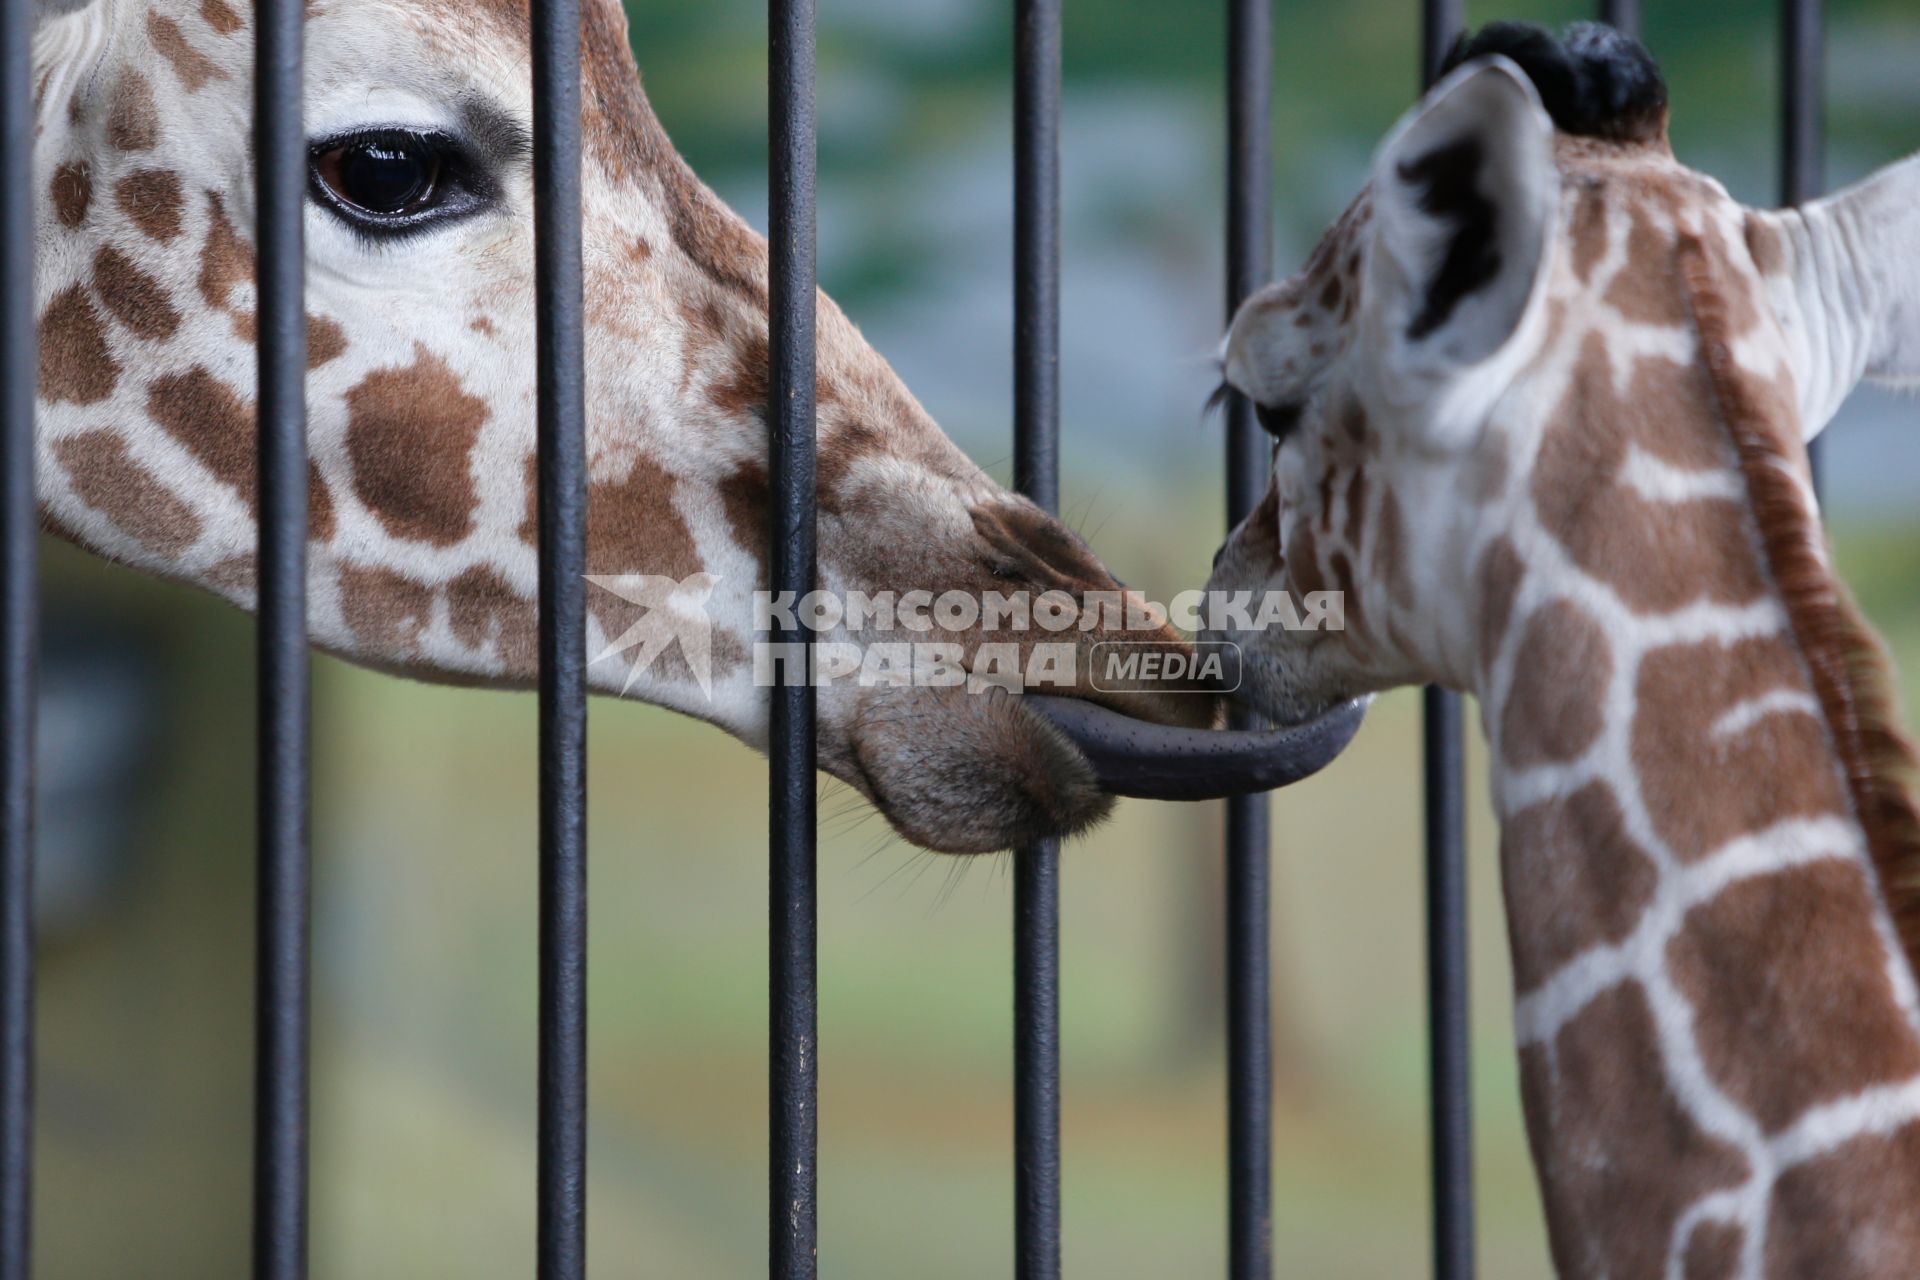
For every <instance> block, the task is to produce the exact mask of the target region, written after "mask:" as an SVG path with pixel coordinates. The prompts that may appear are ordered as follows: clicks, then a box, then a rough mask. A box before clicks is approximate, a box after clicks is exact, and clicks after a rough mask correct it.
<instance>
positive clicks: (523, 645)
mask: <svg viewBox="0 0 1920 1280" xmlns="http://www.w3.org/2000/svg"><path fill="white" fill-rule="evenodd" d="M590 594H591V595H593V596H605V595H607V594H608V593H606V592H604V591H592V592H591V593H590ZM447 609H448V620H449V622H450V623H451V625H452V627H453V634H454V638H455V639H457V640H459V641H460V643H461V644H464V645H466V646H467V647H468V648H470V649H487V648H491V649H492V650H493V653H494V656H495V657H496V658H497V659H499V661H500V664H501V667H502V670H501V672H500V674H501V675H502V676H505V677H507V678H509V679H531V678H532V677H533V676H534V674H535V673H536V671H537V670H538V667H539V647H540V646H539V632H538V630H537V629H536V626H535V620H536V618H537V616H538V613H539V609H538V606H537V605H536V604H535V603H534V601H532V600H530V599H528V598H527V597H525V596H522V595H520V594H518V593H517V592H515V591H514V590H513V588H511V587H510V586H508V585H507V581H506V579H504V578H502V577H501V576H500V575H499V574H497V573H495V572H494V571H493V570H492V569H489V568H487V567H486V566H484V565H475V566H474V567H473V568H471V569H468V570H467V571H466V572H464V573H462V574H461V575H460V576H459V577H457V578H455V579H454V580H453V581H452V582H450V583H448V584H447Z"/></svg>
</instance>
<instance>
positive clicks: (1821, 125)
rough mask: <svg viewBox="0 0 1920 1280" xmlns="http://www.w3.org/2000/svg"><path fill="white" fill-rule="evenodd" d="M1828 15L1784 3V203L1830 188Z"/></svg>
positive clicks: (1817, 485)
mask: <svg viewBox="0 0 1920 1280" xmlns="http://www.w3.org/2000/svg"><path fill="white" fill-rule="evenodd" d="M1826 46H1827V39H1826V17H1825V12H1824V6H1823V5H1822V4H1821V2H1820V0H1781V5H1780V202H1781V203H1782V204H1788V205H1795V204H1804V203H1805V202H1807V201H1808V200H1812V199H1814V198H1815V197H1817V196H1819V195H1820V194H1821V193H1822V192H1824V191H1825V190H1826V187H1827V177H1826V174H1827V146H1826V130H1827V123H1826V97H1827V89H1826V53H1827V49H1826ZM1822 455H1823V449H1822V441H1820V440H1815V441H1814V442H1813V445H1812V447H1811V448H1810V449H1809V450H1808V459H1809V461H1810V462H1811V463H1812V464H1813V487H1814V492H1815V493H1820V492H1822V490H1823V487H1824V486H1823V483H1822V482H1823V481H1824V480H1825V478H1826V475H1825V473H1826V468H1825V466H1824V465H1822V464H1823V462H1824V458H1823V456H1822Z"/></svg>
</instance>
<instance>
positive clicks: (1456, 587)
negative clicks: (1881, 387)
mask: <svg viewBox="0 0 1920 1280" xmlns="http://www.w3.org/2000/svg"><path fill="white" fill-rule="evenodd" d="M1666 120H1667V95H1666V88H1665V85H1664V83H1663V82H1662V80H1661V78H1660V75H1659V72H1658V70H1657V69H1656V68H1655V66H1654V64H1653V62H1652V60H1651V58H1650V57H1649V56H1648V55H1647V53H1646V51H1645V50H1644V49H1643V48H1641V46H1640V45H1638V44H1637V43H1636V42H1634V41H1632V40H1630V39H1628V38H1627V37H1624V36H1622V35H1619V34H1618V33H1616V32H1614V31H1612V30H1611V29H1609V28H1605V27H1600V26H1595V25H1589V24H1578V25H1576V26H1574V27H1573V28H1571V29H1570V30H1569V32H1568V33H1567V36H1566V38H1565V40H1564V41H1561V40H1557V39H1555V38H1554V37H1552V36H1550V35H1548V34H1547V33H1545V32H1543V31H1540V30H1539V29H1537V28H1533V27H1526V26H1521V25H1518V24H1495V25H1493V26H1490V27H1488V28H1486V29H1485V30H1483V31H1482V32H1481V33H1480V34H1479V35H1478V36H1477V37H1475V38H1474V39H1473V40H1472V41H1470V42H1469V41H1463V42H1462V43H1461V45H1460V46H1458V47H1457V48H1456V50H1455V52H1454V54H1453V56H1452V58H1451V60H1450V61H1449V64H1448V69H1447V72H1446V74H1445V75H1444V78H1443V79H1442V80H1441V81H1440V83H1438V84H1437V85H1436V86H1435V87H1434V89H1433V90H1432V91H1431V92H1430V93H1429V94H1428V95H1427V97H1426V99H1425V101H1423V102H1422V103H1421V104H1420V105H1419V106H1418V107H1416V108H1415V109H1414V110H1413V111H1412V112H1410V113H1409V114H1408V115H1407V116H1406V117H1405V118H1404V119H1403V120H1402V121H1401V122H1400V123H1399V124H1398V126H1396V127H1395V129H1394V130H1393V131H1392V132H1391V133H1390V134H1389V135H1388V137H1387V139H1386V141H1385V142H1384V143H1383V144H1382V146H1381V147H1380V149H1379V152H1378V154H1377V157H1376V159H1375V162H1374V166H1373V173H1372V179H1371V181H1370V182H1369V184H1368V185H1367V187H1366V188H1365V189H1364V190H1363V191H1362V192H1361V194H1360V195H1359V197H1358V198H1357V199H1356V200H1355V201H1354V202H1353V204H1352V205H1351V207H1350V208H1349V209H1348V210H1347V212H1346V213H1345V215H1344V216H1343V217H1342V218H1341V219H1340V220H1339V222H1338V223H1337V224H1336V225H1335V226H1334V227H1333V229H1332V230H1331V231H1330V232H1329V233H1328V234H1327V236H1326V238H1325V239H1324V240H1323V241H1322V242H1321V244H1320V245H1319V247H1318V248H1317V249H1316V250H1315V251H1314V253H1313V255H1312V257H1311V258H1310V259H1309V260H1308V262H1307V265H1306V267H1305V268H1304V269H1303V270H1302V271H1301V272H1300V274H1298V275H1296V276H1294V277H1292V278H1290V279H1287V280H1284V281H1282V282H1280V283H1278V284H1275V285H1272V286H1271V287H1269V288H1267V289H1265V290H1264V291H1262V292H1260V293H1259V294H1257V295H1255V296H1254V297H1253V298H1251V299H1250V300H1249V301H1248V302H1247V303H1246V305H1245V306H1244V307H1243V308H1242V309H1241V311H1240V313H1239V315H1238V316H1237V317H1236V318H1235V320H1234V323H1233V326H1232V330H1231V332H1230V334H1229V336H1228V338H1227V341H1226V344H1225V350H1224V365H1225V373H1226V378H1227V381H1228V382H1229V383H1230V384H1231V385H1232V386H1233V387H1234V388H1236V389H1238V390H1239V391H1241V392H1243V393H1244V394H1246V395H1247V396H1248V397H1250V398H1251V399H1252V400H1253V401H1254V402H1255V403H1256V405H1257V406H1258V410H1259V416H1260V420H1261V421H1262V423H1263V424H1264V425H1265V426H1266V427H1267V428H1268V429H1269V430H1270V431H1271V432H1272V433H1273V435H1274V436H1275V463H1274V473H1273V481H1272V484H1271V487H1270V488H1269V490H1268V492H1267V494H1266V498H1265V501H1264V502H1263V503H1262V504H1261V505H1260V507H1259V508H1258V509H1257V510H1256V511H1254V512H1253V513H1252V514H1251V515H1250V517H1249V518H1248V519H1247V520H1246V521H1245V522H1244V523H1243V524H1242V525H1241V526H1240V527H1239V528H1238V529H1236V530H1235V531H1234V532H1233V534H1232V535H1231V537H1230V538H1229V539H1228V541H1227V543H1226V545H1225V546H1224V547H1222V548H1221V551H1220V553H1219V556H1218V559H1217V561H1216V567H1215V571H1214V575H1213V580H1212V583H1211V586H1212V587H1213V588H1215V589H1219V590H1225V591H1240V590H1248V589H1253V590H1277V591H1285V592H1291V593H1303V592H1307V591H1315V590H1321V589H1335V590H1340V591H1343V592H1344V593H1345V629H1344V631H1336V632H1329V631H1319V632H1289V631H1279V630H1269V631H1263V632H1262V633H1260V634H1258V635H1252V636H1236V637H1227V636H1222V637H1217V638H1234V639H1239V640H1240V641H1241V642H1242V645H1243V648H1244V649H1245V650H1246V654H1247V657H1246V663H1245V669H1246V680H1245V688H1246V696H1247V697H1248V698H1249V699H1250V700H1251V701H1253V702H1254V703H1256V704H1257V705H1258V706H1259V707H1260V708H1261V709H1262V710H1264V711H1265V712H1267V713H1268V714H1269V715H1272V716H1274V717H1277V718H1279V719H1282V720H1285V721H1294V720H1299V719H1301V718H1303V717H1307V716H1310V715H1313V714H1314V713H1316V712H1318V711H1320V710H1322V709H1324V708H1326V707H1329V706H1332V705H1334V704H1336V703H1337V702H1339V701H1341V700H1342V699H1346V698H1350V697H1354V696H1356V695H1361V694H1366V693H1370V692H1374V691H1378V690H1383V689H1387V688H1390V687H1394V686H1399V685H1405V684H1412V683H1426V682H1433V683H1439V684H1444V685H1448V686H1451V687H1454V688H1457V689H1468V690H1478V691H1480V692H1481V693H1482V694H1483V695H1484V694H1485V693H1486V692H1487V689H1486V684H1487V682H1488V680H1489V679H1490V678H1491V677H1493V676H1494V675H1496V674H1500V673H1504V672H1505V671H1506V669H1507V667H1508V666H1510V665H1511V663H1508V664H1504V665H1503V664H1501V663H1500V662H1499V659H1500V657H1501V646H1502V643H1503V642H1504V641H1506V640H1507V639H1508V637H1507V634H1506V621H1507V619H1508V617H1509V616H1510V614H1511V613H1512V610H1513V599H1512V592H1513V590H1514V588H1515V585H1516V583H1517V582H1518V580H1519V579H1520V578H1521V577H1522V567H1523V565H1525V566H1533V567H1535V568H1538V569H1540V570H1541V571H1542V572H1544V573H1549V574H1550V575H1551V576H1552V577H1554V579H1555V580H1556V581H1557V582H1561V583H1565V584H1567V589H1568V590H1572V591H1575V592H1576V594H1578V593H1585V594H1586V595H1588V596H1595V597H1600V596H1604V597H1605V598H1606V599H1607V600H1608V602H1609V603H1614V604H1617V605H1618V606H1619V608H1620V611H1621V613H1622V615H1623V616H1657V615H1669V614H1674V613H1677V612H1680V611H1684V610H1685V609H1687V608H1689V607H1693V606H1704V605H1714V604H1729V603H1739V602H1747V601H1751V600H1753V599H1754V598H1756V597H1757V596H1758V595H1759V594H1761V589H1760V586H1759V575H1760V573H1761V569H1762V566H1761V563H1760V559H1761V558H1760V557H1759V556H1758V552H1759V539H1760V537H1761V525H1760V523H1759V522H1758V521H1757V513H1756V510H1755V504H1756V498H1755V497H1754V496H1753V495H1751V494H1750V492H1749V489H1750V485H1749V484H1748V483H1747V482H1746V481H1743V479H1742V477H1741V474H1740V471H1739V468H1738V464H1739V463H1740V461H1741V460H1742V453H1741V451H1740V449H1739V448H1738V447H1737V441H1736V433H1734V432H1731V431H1730V429H1729V425H1728V421H1727V418H1728V416H1729V415H1728V412H1727V409H1726V404H1725V401H1726V399H1727V398H1728V397H1729V396H1731V395H1738V396H1740V397H1742V398H1744V399H1745V400H1746V401H1748V402H1750V404H1751V405H1752V407H1754V408H1755V409H1756V410H1757V416H1758V417H1759V418H1764V419H1765V422H1766V426H1767V431H1766V432H1765V433H1764V434H1767V435H1768V436H1769V438H1768V439H1767V440H1765V441H1763V442H1760V443H1761V444H1763V445H1764V448H1765V450H1766V451H1767V452H1768V453H1769V454H1770V455H1772V456H1773V457H1774V464H1773V470H1775V471H1777V472H1779V473H1780V474H1781V475H1783V476H1785V477H1787V478H1788V480H1789V481H1790V484H1789V486H1788V490H1787V493H1788V497H1789V499H1790V500H1791V501H1793V502H1795V503H1798V504H1801V505H1802V506H1803V507H1804V511H1803V513H1802V514H1803V515H1806V516H1808V517H1809V518H1810V516H1811V510H1812V505H1811V504H1812V496H1811V491H1810V486H1809V485H1808V484H1807V479H1806V473H1807V466H1806V454H1805V448H1804V444H1805V442H1806V441H1808V440H1811V439H1812V438H1813V436H1814V435H1816V434H1817V433H1818V431H1819V430H1820V428H1821V427H1822V426H1824V425H1825V423H1826V422H1827V420H1828V419H1829V418H1830V417H1831V416H1832V414H1833V413H1834V411H1835V410H1836V409H1837V407H1838V406H1839V404H1840V402H1841V400H1842V399H1843V398H1844V397H1845V395H1846V394H1847V392H1848V391H1849V390H1850V389H1851V388H1852V387H1853V386H1854V385H1855V384H1856V383H1857V382H1858V381H1859V380H1860V379H1861V378H1862V377H1863V376H1864V377H1870V378H1875V379H1879V380H1883V381H1894V382H1898V381H1902V380H1912V379H1913V378H1914V377H1916V376H1920V164H1917V163H1916V162H1914V161H1909V162H1907V163H1905V164H1902V165H1898V166H1895V167H1893V168H1891V169H1889V170H1886V171H1884V172H1883V173H1881V174H1879V175H1877V176H1876V177H1874V178H1872V179H1870V180H1868V181H1867V182H1865V183H1863V184H1861V185H1860V186H1859V187H1856V188H1854V189H1853V190H1851V191H1848V192H1846V193H1843V194H1841V195H1838V196H1835V197H1833V198H1832V199H1829V200H1826V201H1823V202H1821V203H1819V204H1816V205H1813V206H1810V207H1808V208H1806V209H1804V210H1798V211H1786V212H1778V213H1772V212H1758V211H1754V210H1750V209H1746V208H1743V207H1742V206H1741V205H1739V204H1738V203H1736V202H1735V201H1734V200H1732V199H1731V198H1730V197H1729V196H1728V195H1727V193H1726V191H1725V190H1724V189H1723V188H1722V187H1721V186H1720V185H1719V184H1718V183H1717V182H1715V181H1713V180H1712V179H1711V178H1708V177H1706V176H1704V175H1702V174H1699V173H1697V172H1695V171H1693V170H1690V169H1688V168H1686V167H1684V166H1683V165H1681V164H1680V163H1679V162H1677V161H1676V160H1675V158H1674V156H1673V153H1672V151H1671V149H1670V148H1669V146H1668V142H1667V137H1666ZM1703 309H1704V310H1705V311H1707V312H1708V313H1709V314H1704V315H1703V314H1700V312H1701V311H1702V310H1703ZM1773 488H1774V489H1776V490H1777V489H1778V486H1773ZM1815 541H1816V542H1817V539H1815ZM1820 545H1821V546H1822V548H1823V546H1824V544H1820ZM1817 554H1819V555H1821V556H1824V550H1823V549H1822V550H1820V551H1819V552H1818V553H1817ZM1556 589H1558V588H1556ZM1582 643H1583V641H1582V637H1581V636H1580V635H1579V634H1578V632H1577V628H1575V629H1570V630H1569V631H1568V633H1567V634H1564V635H1561V636H1559V637H1557V638H1556V641H1555V644H1556V646H1557V648H1556V652H1555V653H1554V654H1552V655H1548V656H1550V657H1551V658H1552V663H1551V665H1552V667H1553V668H1554V669H1555V670H1560V671H1564V670H1568V669H1570V668H1571V667H1572V666H1573V665H1574V659H1573V657H1572V656H1570V655H1571V654H1573V653H1577V652H1578V651H1579V650H1580V648H1581V645H1582ZM1592 647H1593V646H1592V645H1587V648H1588V649H1589V650H1591V648H1592ZM1508 656H1509V658H1511V656H1512V655H1508ZM1541 656H1542V655H1540V654H1538V653H1535V654H1530V655H1523V656H1522V659H1521V663H1522V665H1523V666H1526V665H1528V664H1529V663H1531V662H1533V661H1534V660H1536V659H1539V658H1540V657H1541ZM1496 667H1498V668H1500V671H1499V672H1496Z"/></svg>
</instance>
